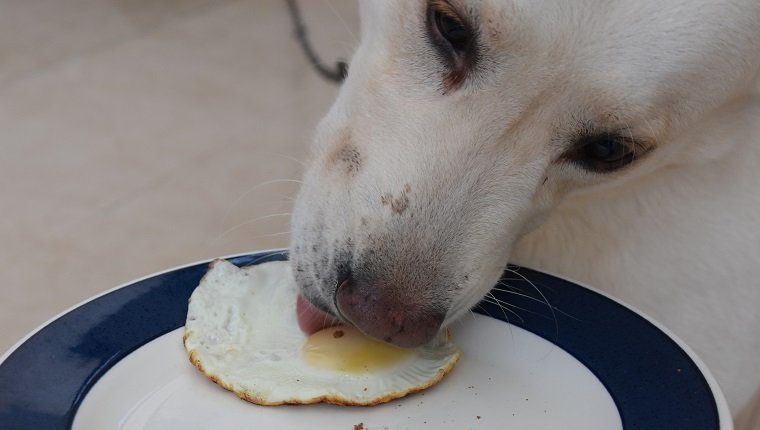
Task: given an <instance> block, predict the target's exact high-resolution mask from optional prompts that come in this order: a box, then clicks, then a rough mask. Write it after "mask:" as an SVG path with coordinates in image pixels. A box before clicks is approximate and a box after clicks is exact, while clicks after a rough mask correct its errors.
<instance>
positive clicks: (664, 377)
mask: <svg viewBox="0 0 760 430" xmlns="http://www.w3.org/2000/svg"><path fill="white" fill-rule="evenodd" d="M286 258H287V254H286V252H285V251H284V250H276V251H263V252H259V253H253V254H246V255H240V256H234V257H229V258H228V260H230V261H231V262H233V263H234V264H237V265H239V266H243V265H249V264H258V263H261V262H265V261H272V260H283V259H286ZM207 265H208V262H207V261H206V262H200V263H196V264H192V265H189V266H185V267H181V268H178V269H173V270H169V271H166V272H163V273H160V274H157V275H153V276H149V277H147V278H143V279H141V280H138V281H135V282H132V283H129V284H126V285H124V286H122V287H119V288H116V289H114V290H111V291H109V292H106V293H104V294H102V295H100V296H97V297H95V298H93V299H91V300H89V301H87V302H85V303H83V304H81V305H79V306H77V307H75V308H73V309H71V310H69V311H67V312H65V313H64V314H62V315H60V316H59V317H57V318H55V319H53V320H52V321H51V322H49V323H47V324H45V325H43V326H42V327H41V328H39V329H38V330H37V331H35V332H33V333H31V334H30V335H29V336H27V338H26V339H24V340H22V341H21V342H20V343H19V344H18V345H16V346H15V347H14V348H13V349H11V350H10V351H9V352H8V353H6V354H5V355H4V356H3V357H2V358H0V427H1V428H3V429H51V430H53V429H92V428H120V429H138V428H139V429H152V428H155V429H168V428H182V429H205V428H211V427H213V428H240V427H241V426H242V425H244V426H245V427H246V428H250V427H255V428H277V429H285V430H287V429H296V428H298V429H305V428H308V429H328V428H329V429H347V430H350V429H352V428H354V427H356V428H359V427H363V428H364V429H368V430H374V429H418V428H425V427H427V428H435V429H470V428H471V429H496V428H562V429H576V428H577V429H584V430H593V429H603V430H612V429H621V428H622V429H647V430H658V429H673V428H684V429H690V430H708V429H709V430H714V429H721V428H722V429H730V428H731V417H730V414H729V413H728V408H727V406H726V402H725V399H724V398H723V395H722V393H721V392H720V390H719V389H718V387H717V384H716V383H715V381H714V379H713V377H712V376H711V375H710V373H709V371H708V370H707V369H706V367H705V366H704V364H703V363H702V362H701V361H700V360H699V359H698V358H697V357H696V356H695V355H694V353H693V352H692V351H691V350H690V349H689V348H688V347H687V346H685V345H684V344H683V343H682V342H681V341H680V340H678V339H677V338H675V337H674V336H672V335H671V334H669V333H668V332H667V330H664V329H663V328H661V327H659V326H658V325H657V324H656V323H655V322H653V321H652V320H651V319H649V318H647V317H646V316H643V315H641V314H640V313H638V312H635V311H634V310H632V309H631V308H629V307H627V306H625V305H623V304H621V303H619V302H617V301H615V300H613V299H611V298H609V297H607V296H606V295H604V294H601V293H599V292H597V291H594V290H592V289H589V288H586V287H583V286H580V285H578V284H575V283H572V282H570V281H567V280H564V279H561V278H559V277H556V276H552V275H549V274H545V273H540V272H537V271H534V270H530V269H526V268H510V269H508V270H507V271H506V272H505V274H504V280H503V282H502V283H503V284H506V285H508V286H505V285H502V286H500V287H499V288H498V289H494V290H493V291H492V292H491V294H492V296H491V297H489V298H488V299H487V301H484V302H482V303H481V304H479V305H478V307H476V308H475V309H474V313H473V316H472V317H471V318H464V319H463V320H462V321H461V322H460V323H457V324H455V325H454V327H453V328H452V330H453V335H454V339H455V342H456V343H457V344H458V345H459V346H460V348H461V349H462V358H461V361H460V363H459V364H457V367H456V368H455V369H454V371H453V372H452V373H451V374H450V375H448V376H447V377H446V378H444V380H443V381H442V382H441V383H440V384H438V385H437V386H435V387H433V388H431V389H429V390H427V391H425V392H423V393H419V394H416V395H412V396H409V397H406V398H403V399H399V400H397V401H394V402H390V403H387V404H384V405H381V406H376V407H371V408H366V407H339V406H331V405H310V406H285V407H261V406H256V405H252V404H248V403H246V402H244V401H242V400H240V399H238V398H237V397H235V396H234V395H233V394H231V393H229V392H227V391H225V390H223V389H221V388H219V387H217V386H216V385H214V384H213V383H212V382H210V381H208V380H207V379H206V378H205V377H204V376H203V375H202V374H201V373H200V372H198V371H197V370H196V369H195V368H194V367H193V366H192V365H191V364H190V363H189V361H188V360H187V356H186V354H185V351H184V349H183V347H182V343H181V338H182V325H183V323H184V320H185V314H186V312H187V299H188V298H189V296H190V294H191V293H192V291H193V289H194V288H195V287H196V286H197V284H198V281H199V280H200V278H201V277H202V276H203V274H204V273H205V271H206V268H207ZM496 303H501V304H502V305H503V306H499V305H497V304H496Z"/></svg>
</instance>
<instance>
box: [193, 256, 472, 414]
mask: <svg viewBox="0 0 760 430" xmlns="http://www.w3.org/2000/svg"><path fill="white" fill-rule="evenodd" d="M297 294H298V289H297V287H296V283H295V280H294V279H293V276H292V272H291V269H290V265H289V264H288V262H284V261H278V262H268V263H262V264H258V265H254V266H248V267H243V268H238V267H237V266H235V265H233V264H231V263H229V262H227V261H224V260H215V261H214V262H213V263H212V264H211V265H210V268H209V270H208V272H207V273H206V275H205V276H204V277H203V279H201V281H200V283H199V285H198V287H197V288H196V289H195V291H194V292H193V294H192V296H191V298H190V304H189V307H188V313H187V321H186V324H185V336H184V344H185V348H186V349H187V351H188V354H189V356H190V361H191V362H192V363H193V364H194V365H195V366H196V367H198V369H200V370H201V371H202V372H203V373H205V374H206V375H207V376H208V377H209V378H211V379H212V380H213V381H214V382H216V383H217V384H219V385H221V386H222V387H224V388H226V389H228V390H230V391H232V392H234V393H235V394H237V395H238V396H239V397H241V398H243V399H245V400H248V401H250V402H253V403H256V404H260V405H282V404H308V403H318V402H326V403H334V404H343V405H373V404H378V403H383V402H387V401H390V400H393V399H396V398H399V397H402V396H405V395H407V394H409V393H413V392H416V391H420V390H423V389H425V388H427V387H429V386H431V385H433V384H435V383H436V382H438V381H439V380H440V379H441V378H442V377H443V376H444V375H445V374H446V373H447V372H448V371H449V370H451V369H452V368H453V366H454V364H455V363H456V362H457V360H458V359H459V351H458V349H457V348H456V346H455V345H454V344H453V343H452V342H451V341H450V338H449V336H448V335H447V334H445V333H444V334H442V335H441V336H439V338H438V339H437V340H436V341H435V342H433V343H431V344H430V345H428V346H424V347H420V348H416V349H414V350H413V352H412V353H411V354H409V358H407V359H405V360H403V361H402V362H400V363H397V364H395V365H393V366H391V367H389V368H385V369H382V370H380V371H373V372H364V373H347V372H341V371H337V370H331V369H324V368H319V367H316V366H313V365H311V364H309V363H307V362H306V360H305V359H304V353H303V345H304V342H305V341H306V339H307V337H308V336H307V335H306V334H304V333H303V332H302V331H301V330H300V328H299V326H298V320H297V318H296V312H295V303H296V296H297Z"/></svg>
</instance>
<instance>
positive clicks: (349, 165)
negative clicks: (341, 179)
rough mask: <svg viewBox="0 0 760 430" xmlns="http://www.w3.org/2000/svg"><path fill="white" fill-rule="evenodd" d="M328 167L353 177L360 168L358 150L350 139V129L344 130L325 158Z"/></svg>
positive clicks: (360, 160)
mask: <svg viewBox="0 0 760 430" xmlns="http://www.w3.org/2000/svg"><path fill="white" fill-rule="evenodd" d="M327 165H328V167H337V168H342V169H343V171H344V172H345V173H346V174H347V175H348V176H355V175H356V174H357V173H359V170H361V167H362V157H361V153H360V152H359V149H358V148H357V147H356V145H355V144H354V142H353V140H352V138H351V129H349V128H344V129H343V130H342V131H341V132H340V133H339V135H338V138H337V140H336V142H335V144H334V145H333V147H332V148H331V149H330V152H329V153H328V156H327Z"/></svg>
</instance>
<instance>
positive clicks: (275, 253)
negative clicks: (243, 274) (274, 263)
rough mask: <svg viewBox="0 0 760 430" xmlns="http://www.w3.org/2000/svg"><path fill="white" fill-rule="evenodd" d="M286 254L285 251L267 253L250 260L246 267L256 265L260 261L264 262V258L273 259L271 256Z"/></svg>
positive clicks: (286, 251)
mask: <svg viewBox="0 0 760 430" xmlns="http://www.w3.org/2000/svg"><path fill="white" fill-rule="evenodd" d="M287 253H288V250H287V249H283V250H282V251H277V252H272V253H267V254H264V255H261V256H259V257H258V258H256V259H254V260H252V261H251V262H249V263H247V264H246V266H253V265H254V264H258V263H259V262H260V261H261V260H264V259H266V258H270V257H273V256H279V255H287Z"/></svg>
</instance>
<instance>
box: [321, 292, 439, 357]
mask: <svg viewBox="0 0 760 430" xmlns="http://www.w3.org/2000/svg"><path fill="white" fill-rule="evenodd" d="M384 290H385V289H384V288H383V287H382V285H378V284H373V283H370V282H364V281H360V280H356V279H353V278H351V277H348V278H346V279H344V280H343V282H341V283H340V285H339V286H338V289H337V290H336V292H335V305H336V308H337V309H338V311H339V312H340V314H341V316H342V317H343V318H345V319H347V320H348V321H350V322H351V323H352V324H354V325H355V326H356V327H357V328H358V329H359V330H361V331H362V332H364V333H365V334H367V335H368V336H371V337H374V338H376V339H380V340H383V341H385V342H388V343H390V344H393V345H396V346H400V347H403V348H414V347H417V346H420V345H424V344H426V343H428V342H429V341H431V340H432V339H433V338H434V337H435V335H436V333H438V330H439V329H440V327H441V324H442V323H443V320H444V317H445V315H444V314H443V313H441V312H440V311H437V310H435V309H430V308H428V307H426V306H424V305H421V304H416V303H411V302H409V301H406V300H403V299H401V298H398V297H395V296H394V295H393V294H383V291H384Z"/></svg>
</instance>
